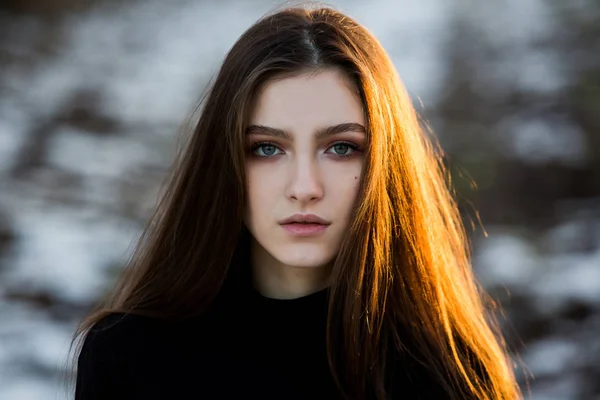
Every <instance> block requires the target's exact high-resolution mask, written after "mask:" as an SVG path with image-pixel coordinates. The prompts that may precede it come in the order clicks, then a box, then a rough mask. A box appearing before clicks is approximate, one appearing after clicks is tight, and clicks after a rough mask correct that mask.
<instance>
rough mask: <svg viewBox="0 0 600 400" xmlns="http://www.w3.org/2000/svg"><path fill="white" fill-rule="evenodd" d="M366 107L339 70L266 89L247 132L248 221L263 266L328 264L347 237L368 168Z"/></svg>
mask: <svg viewBox="0 0 600 400" xmlns="http://www.w3.org/2000/svg"><path fill="white" fill-rule="evenodd" d="M364 126H365V121H364V116H363V110H362V104H361V101H360V99H359V97H358V95H357V93H356V92H355V91H354V90H353V87H352V85H351V84H350V83H349V82H348V81H347V80H346V79H345V78H343V77H342V76H341V75H340V73H339V72H337V71H335V70H325V71H323V72H319V73H317V74H314V75H312V76H310V75H308V74H305V75H300V76H297V77H290V78H285V79H282V80H277V81H273V82H271V83H270V84H268V85H267V86H265V87H264V89H263V90H262V92H261V93H260V95H259V97H258V98H257V103H256V105H255V108H254V110H253V114H252V116H251V119H250V123H249V128H248V130H247V134H246V150H247V156H246V173H247V179H248V180H247V184H248V204H247V207H246V216H245V223H246V226H247V228H248V229H249V231H250V232H251V234H252V236H253V238H254V244H253V253H254V254H253V259H254V261H255V262H258V263H261V264H270V265H272V266H291V267H303V268H315V267H323V266H327V265H328V264H330V263H331V262H332V261H333V260H334V258H335V257H336V254H337V253H338V251H339V248H340V244H341V241H342V239H343V237H344V235H345V234H346V232H347V230H348V228H349V223H350V218H351V210H352V207H353V204H354V201H355V198H356V195H357V191H358V187H359V183H360V179H361V176H360V175H361V170H362V167H363V162H364V154H363V151H364V146H365V144H366V134H365V130H364Z"/></svg>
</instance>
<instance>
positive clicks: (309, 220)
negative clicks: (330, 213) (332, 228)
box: [279, 214, 331, 225]
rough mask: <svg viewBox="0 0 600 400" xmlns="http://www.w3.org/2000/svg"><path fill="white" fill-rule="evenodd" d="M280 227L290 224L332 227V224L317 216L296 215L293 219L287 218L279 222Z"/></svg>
mask: <svg viewBox="0 0 600 400" xmlns="http://www.w3.org/2000/svg"><path fill="white" fill-rule="evenodd" d="M279 224H280V225H288V224H307V225H308V224H313V225H330V224H331V222H329V221H326V220H324V219H323V218H321V217H319V216H318V215H315V214H294V215H292V216H291V217H288V218H285V219H284V220H282V221H280V222H279Z"/></svg>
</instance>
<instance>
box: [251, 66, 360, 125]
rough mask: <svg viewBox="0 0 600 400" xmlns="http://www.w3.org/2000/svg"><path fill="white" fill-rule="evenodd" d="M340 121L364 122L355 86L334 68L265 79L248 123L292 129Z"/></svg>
mask: <svg viewBox="0 0 600 400" xmlns="http://www.w3.org/2000/svg"><path fill="white" fill-rule="evenodd" d="M340 122H357V123H361V124H364V116H363V107H362V103H361V101H360V97H359V95H358V93H357V91H356V88H355V86H354V85H353V84H352V83H351V82H350V80H349V79H348V78H346V77H345V76H344V75H343V74H342V73H340V72H338V71H337V70H324V71H320V72H317V73H304V74H301V75H298V76H292V77H286V78H282V79H277V80H274V81H272V82H269V83H268V84H266V85H265V87H264V88H263V89H262V90H261V91H260V92H259V94H258V96H257V98H256V103H255V105H254V109H253V113H252V115H251V118H250V123H251V124H261V125H268V126H275V127H278V128H282V129H290V130H292V131H296V130H303V128H307V129H314V127H315V126H326V125H333V124H338V123H340Z"/></svg>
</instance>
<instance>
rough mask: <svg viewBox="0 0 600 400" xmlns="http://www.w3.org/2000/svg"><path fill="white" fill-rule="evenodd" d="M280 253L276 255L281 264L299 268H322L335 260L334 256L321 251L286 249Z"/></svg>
mask: <svg viewBox="0 0 600 400" xmlns="http://www.w3.org/2000/svg"><path fill="white" fill-rule="evenodd" d="M302 247H304V246H302ZM278 253H280V254H274V255H275V258H277V260H278V261H279V262H281V263H282V264H284V265H289V266H290V267H298V268H321V267H324V266H326V265H328V264H329V263H331V261H332V260H333V259H334V254H332V253H331V252H329V251H327V252H326V251H323V250H319V249H306V248H300V249H285V251H281V252H278Z"/></svg>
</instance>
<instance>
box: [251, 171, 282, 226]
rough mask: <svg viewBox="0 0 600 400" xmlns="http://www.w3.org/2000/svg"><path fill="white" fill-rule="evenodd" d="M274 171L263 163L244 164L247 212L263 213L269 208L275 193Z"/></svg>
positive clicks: (275, 180)
mask: <svg viewBox="0 0 600 400" xmlns="http://www.w3.org/2000/svg"><path fill="white" fill-rule="evenodd" d="M277 182H278V180H277V179H276V176H274V171H273V169H271V170H270V171H269V168H265V166H264V165H252V164H251V163H250V165H247V166H246V193H248V205H247V210H246V212H247V214H248V213H249V214H255V215H256V214H264V213H265V212H266V211H267V210H269V209H270V207H271V205H272V203H273V201H274V200H275V196H276V193H277V190H278V188H277Z"/></svg>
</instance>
